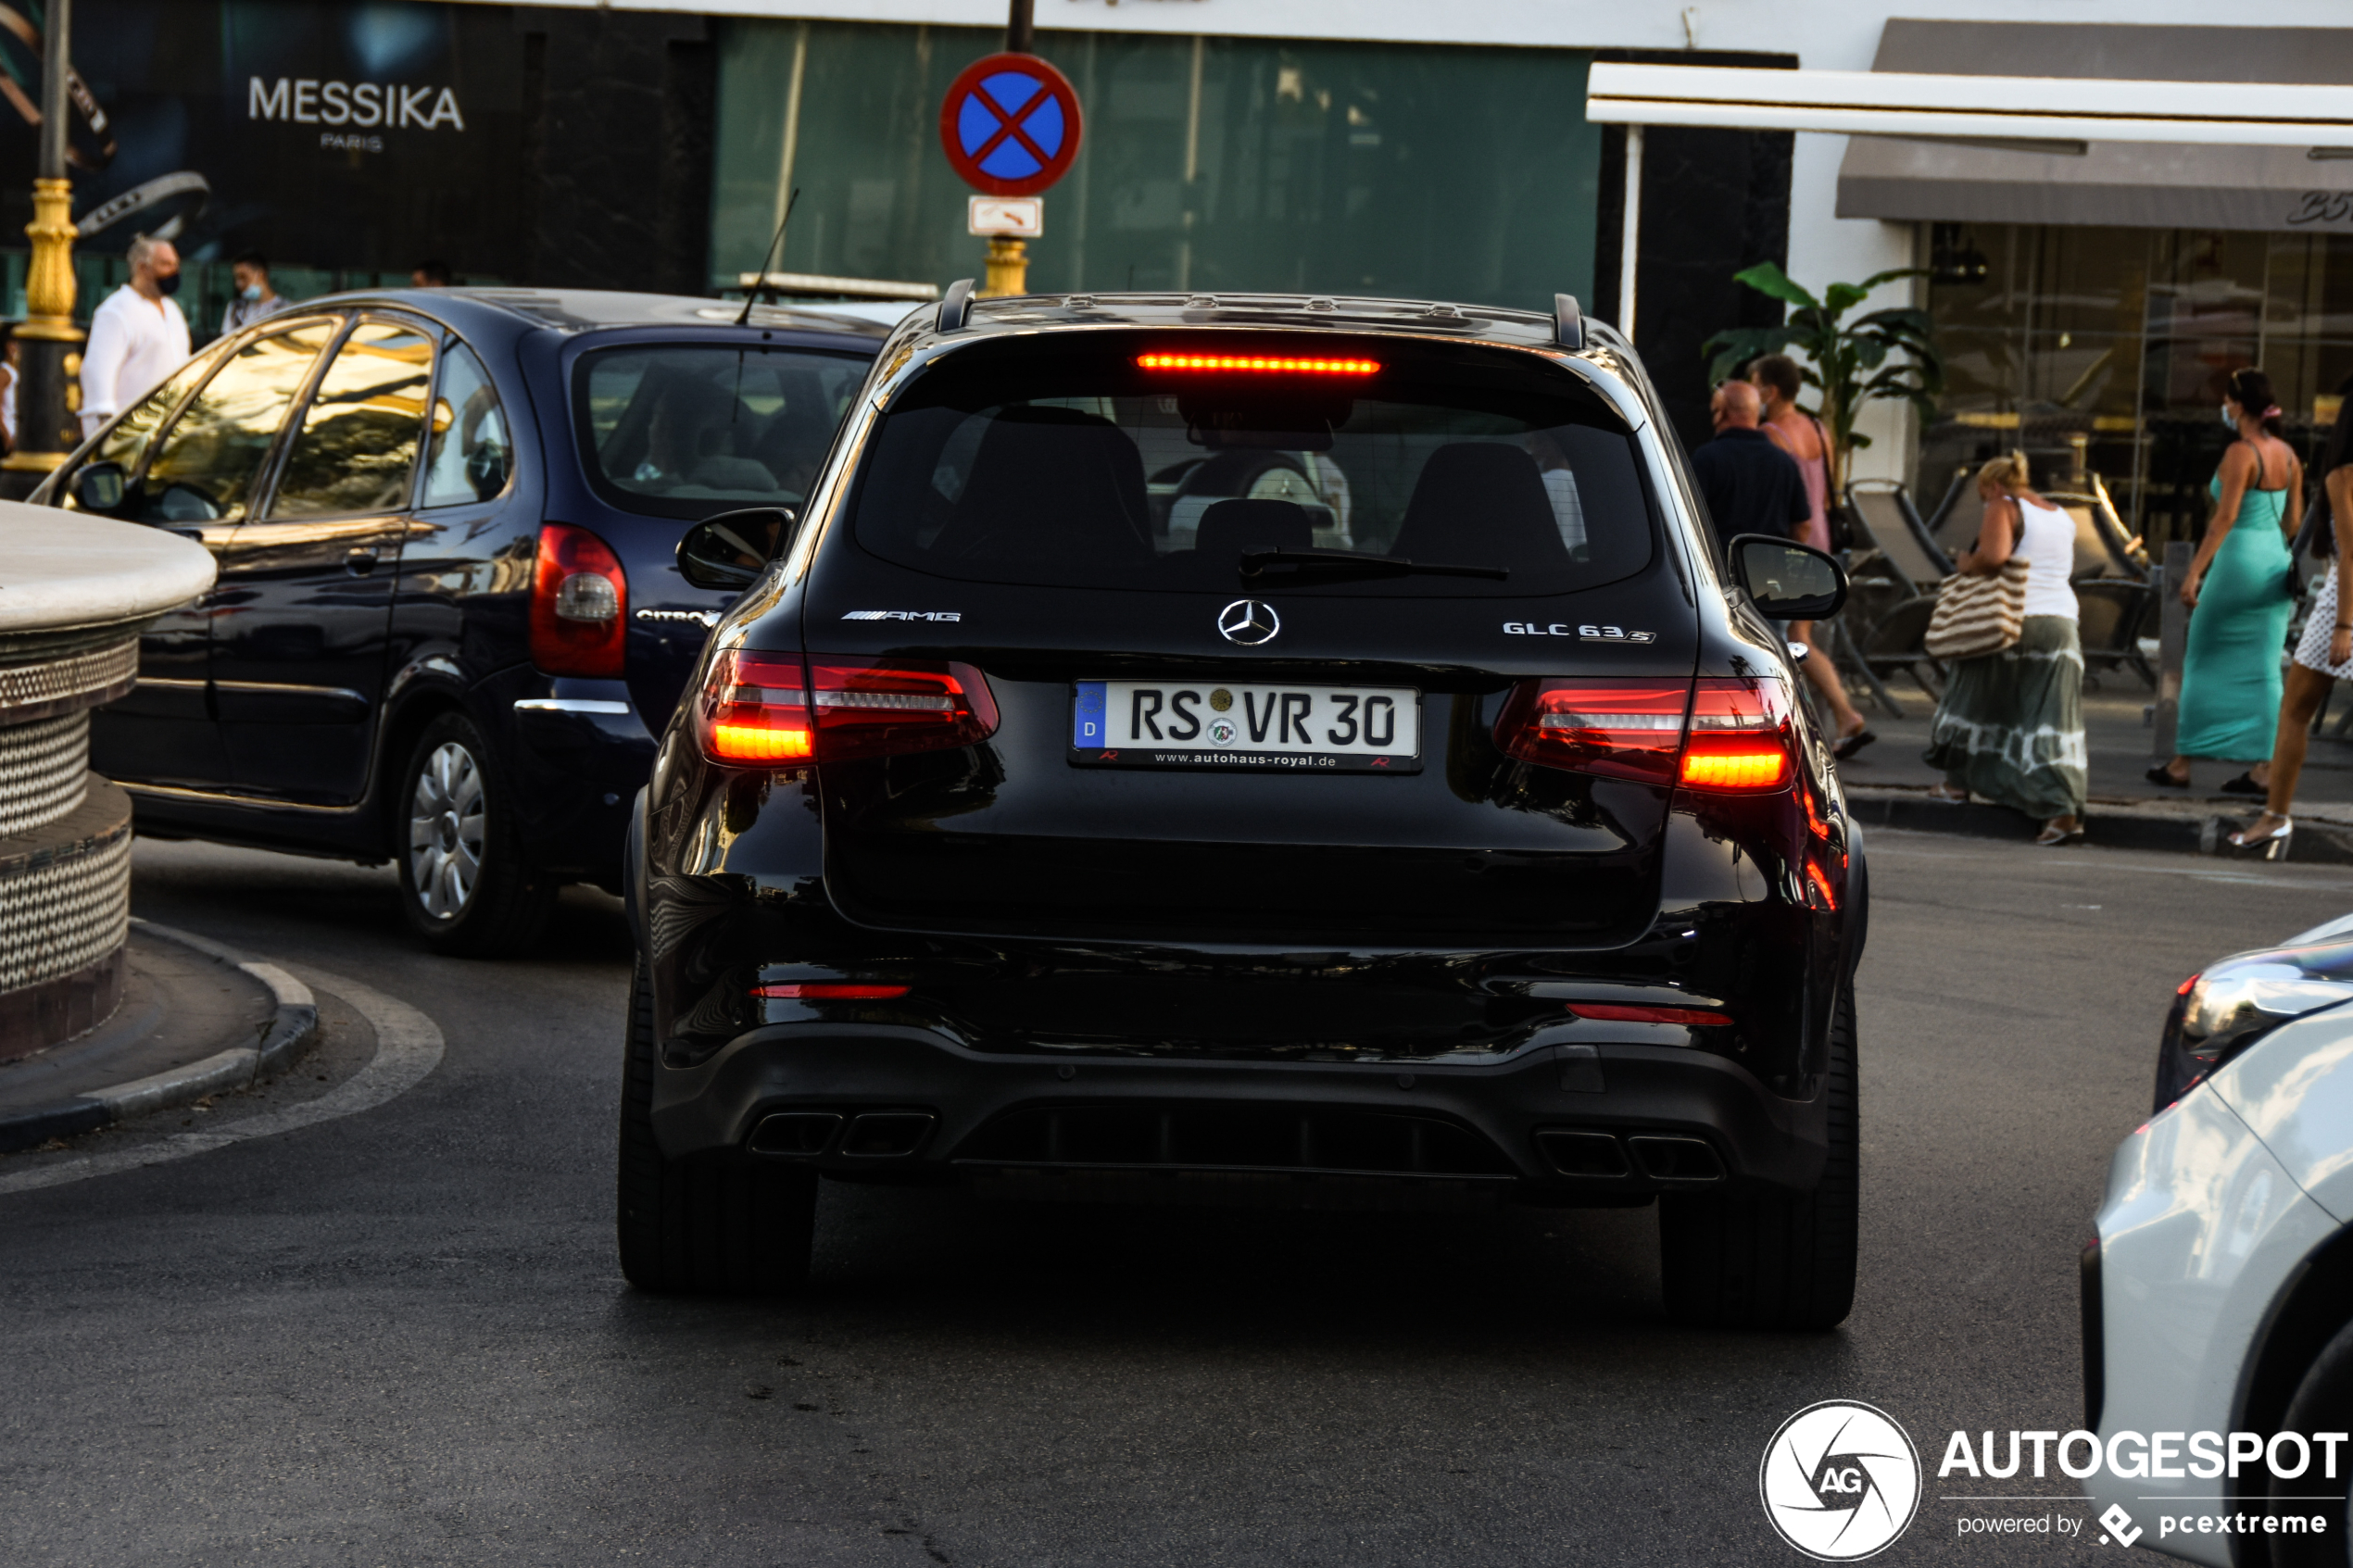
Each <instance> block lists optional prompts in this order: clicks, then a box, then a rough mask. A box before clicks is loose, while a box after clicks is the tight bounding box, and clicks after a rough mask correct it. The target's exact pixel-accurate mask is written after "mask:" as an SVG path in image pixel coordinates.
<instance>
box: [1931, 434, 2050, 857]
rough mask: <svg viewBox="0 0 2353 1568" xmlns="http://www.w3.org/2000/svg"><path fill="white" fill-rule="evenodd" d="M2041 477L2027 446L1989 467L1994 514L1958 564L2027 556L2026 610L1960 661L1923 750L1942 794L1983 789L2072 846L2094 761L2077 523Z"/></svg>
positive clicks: (1989, 565) (1973, 568)
mask: <svg viewBox="0 0 2353 1568" xmlns="http://www.w3.org/2000/svg"><path fill="white" fill-rule="evenodd" d="M2030 478H2031V475H2030V473H2029V470H2028V469H2027V463H2026V454H2025V453H2023V452H2012V453H2009V454H2008V455H2007V456H2005V457H2000V458H1994V460H1993V461H1992V462H1990V463H1987V464H1986V465H1985V466H1984V467H1983V468H1982V469H1980V470H1977V493H1978V495H1979V496H1980V497H1981V498H1982V500H1983V501H1984V502H1985V521H1984V522H1983V523H1982V524H1981V525H1980V526H1979V528H1978V531H1977V544H1976V546H1975V547H1974V548H1971V549H1969V550H1967V551H1964V552H1963V553H1962V555H1961V558H1960V559H1959V560H1958V561H1957V562H1955V563H1954V564H1955V570H1956V571H1957V572H1958V573H1961V574H1963V575H1965V576H1969V577H1978V578H1992V577H1998V576H2001V575H2002V574H2003V573H2004V570H2005V568H2007V569H2008V571H2009V575H2010V576H2011V578H2012V579H2013V580H2015V579H2016V577H2017V576H2018V575H2019V573H2018V571H2017V569H2016V567H2015V566H2013V565H2012V564H2011V563H2012V560H2013V558H2023V559H2024V561H2025V563H2026V570H2025V572H2024V577H2025V594H2024V604H2023V607H2022V608H2023V615H2022V617H2021V619H2020V621H2019V623H2018V625H2019V631H2018V636H2017V639H2016V640H2015V641H2014V642H2010V643H2009V644H2008V646H2006V647H2002V648H2000V649H1999V651H1997V652H1992V653H1985V654H1982V655H1980V656H1978V657H1976V658H1973V659H1957V661H1956V662H1955V663H1954V665H1953V678H1952V680H1951V682H1950V683H1949V684H1947V685H1946V686H1945V688H1944V700H1943V701H1941V702H1939V703H1938V704H1937V705H1936V716H1935V718H1934V719H1932V720H1931V721H1930V723H1929V745H1928V750H1927V751H1926V752H1925V753H1923V755H1924V756H1925V758H1926V759H1927V760H1928V763H1929V765H1930V766H1931V767H1933V768H1942V769H1943V770H1944V784H1940V785H1938V786H1937V787H1936V788H1935V789H1933V790H1931V791H1930V792H1929V793H1930V794H1931V795H1932V796H1934V797H1936V798H1937V799H1939V800H1951V801H1961V800H1967V799H1968V798H1969V796H1970V795H1971V794H1972V793H1974V794H1977V795H1982V796H1983V797H1986V798H1987V799H1989V800H1992V801H1994V802H1996V803H1997V804H1999V805H2003V806H2007V807H2009V808H2011V809H2013V810H2018V811H2023V812H2025V813H2026V814H2027V815H2028V816H2029V817H2032V818H2033V819H2034V820H2035V821H2037V822H2041V823H2042V824H2043V827H2042V831H2041V832H2040V833H2038V834H2035V837H2034V842H2035V843H2037V844H2042V845H2057V844H2072V843H2075V842H2077V841H2078V840H2080V839H2081V838H2082V836H2083V793H2084V787H2085V780H2084V771H2085V762H2086V754H2085V751H2084V745H2083V644H2082V637H2081V634H2080V633H2078V631H2077V629H2076V624H2075V622H2076V614H2077V609H2076V603H2075V590H2074V589H2072V588H2070V587H2069V586H2068V583H2067V574H2068V569H2069V568H2070V567H2071V566H2072V565H2074V562H2075V523H2074V520H2072V519H2071V518H2070V517H2069V516H2068V515H2067V514H2066V513H2065V512H2063V511H2061V510H2059V509H2058V508H2057V507H2055V506H2052V505H2051V504H2050V503H2049V502H2048V501H2045V500H2044V499H2043V497H2042V496H2040V495H2036V494H2035V493H2034V491H2033V490H2032V488H2031V487H2030V484H2029V483H2028V482H2029V480H2030ZM2004 631H2005V633H2006V632H2007V627H2005V628H2004ZM1987 640H1988V641H1993V642H1999V641H2004V640H2007V639H2006V637H2003V636H1995V637H1992V638H1989V639H1987Z"/></svg>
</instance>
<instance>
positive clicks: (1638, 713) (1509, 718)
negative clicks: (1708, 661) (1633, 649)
mask: <svg viewBox="0 0 2353 1568" xmlns="http://www.w3.org/2000/svg"><path fill="white" fill-rule="evenodd" d="M1691 702H1692V686H1691V683H1690V682H1689V681H1523V682H1521V683H1520V684H1518V685H1516V686H1515V687H1513V688H1512V694H1511V696H1510V697H1509V698H1507V699H1506V700H1505V702H1504V712H1503V716H1502V717H1501V718H1500V719H1498V720H1497V721H1495V743H1496V745H1498V746H1501V747H1503V749H1504V753H1505V754H1506V755H1507V756H1512V757H1516V758H1518V759H1520V760H1521V761H1523V762H1541V763H1542V764H1544V765H1545V766H1546V767H1548V768H1567V769H1572V770H1574V771H1578V772H1580V773H1599V774H1602V775H1603V776H1604V777H1608V778H1621V779H1639V780H1641V781H1642V782H1643V783H1645V784H1668V783H1671V782H1673V780H1674V777H1675V754H1676V753H1677V752H1678V751H1680V749H1681V748H1682V745H1683V719H1684V716H1685V714H1686V713H1687V712H1688V711H1689V710H1690V709H1691Z"/></svg>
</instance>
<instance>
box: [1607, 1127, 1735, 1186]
mask: <svg viewBox="0 0 2353 1568" xmlns="http://www.w3.org/2000/svg"><path fill="white" fill-rule="evenodd" d="M1626 1144H1627V1147H1628V1148H1631V1149H1632V1150H1633V1151H1634V1158H1635V1159H1636V1160H1639V1161H1641V1162H1642V1174H1644V1175H1646V1176H1648V1177H1649V1178H1650V1179H1651V1180H1653V1181H1655V1182H1676V1183H1680V1184H1683V1185H1698V1184H1700V1183H1703V1182H1720V1181H1722V1180H1723V1179H1724V1162H1723V1161H1722V1160H1718V1158H1717V1157H1716V1149H1715V1148H1714V1146H1713V1145H1711V1144H1709V1143H1708V1141H1707V1140H1706V1139H1705V1138H1681V1137H1665V1136H1660V1135H1655V1134H1654V1135H1644V1136H1642V1137H1633V1138H1628V1139H1627V1140H1626Z"/></svg>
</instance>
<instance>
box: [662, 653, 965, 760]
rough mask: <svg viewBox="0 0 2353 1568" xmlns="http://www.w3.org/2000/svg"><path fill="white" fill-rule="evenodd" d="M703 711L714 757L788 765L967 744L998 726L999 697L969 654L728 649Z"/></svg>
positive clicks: (717, 663)
mask: <svg viewBox="0 0 2353 1568" xmlns="http://www.w3.org/2000/svg"><path fill="white" fill-rule="evenodd" d="M698 718H699V720H700V722H701V727H702V734H703V748H704V750H705V751H707V752H708V753H709V754H710V755H711V758H712V759H714V760H716V761H720V762H728V763H734V764H736V765H738V766H742V765H747V764H749V765H751V766H755V767H758V766H768V767H790V766H791V765H793V764H794V763H797V762H840V761H847V760H849V759H851V758H857V757H888V756H895V755H898V754H900V753H902V752H910V751H938V750H946V749H949V748H951V747H954V746H971V745H974V744H975V743H976V742H979V741H982V740H985V739H987V738H988V736H989V735H992V734H995V733H996V731H997V701H996V698H995V697H994V696H992V695H991V694H990V692H989V690H988V681H987V680H986V679H985V678H984V677H983V676H982V675H981V673H980V671H977V670H975V669H974V668H973V667H972V666H971V665H969V664H955V663H946V662H941V663H934V662H931V661H928V660H920V659H849V658H843V657H840V656H837V655H833V654H817V655H814V656H812V658H810V659H808V660H807V661H806V662H805V663H804V662H803V661H802V660H801V659H796V658H792V657H789V656H778V655H774V654H760V653H743V652H727V653H722V654H721V655H719V657H718V658H717V659H713V660H712V661H711V677H710V679H709V680H708V681H707V682H705V683H704V686H703V692H702V697H701V699H700V703H699V705H698Z"/></svg>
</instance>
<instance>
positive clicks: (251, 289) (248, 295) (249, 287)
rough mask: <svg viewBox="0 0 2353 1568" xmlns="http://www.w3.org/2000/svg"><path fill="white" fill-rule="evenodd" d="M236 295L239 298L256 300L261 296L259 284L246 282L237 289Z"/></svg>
mask: <svg viewBox="0 0 2353 1568" xmlns="http://www.w3.org/2000/svg"><path fill="white" fill-rule="evenodd" d="M237 297H238V298H239V299H246V300H258V299H259V298H260V297H261V285H260V284H259V283H247V284H246V285H245V287H244V288H242V289H239V290H238V291H237Z"/></svg>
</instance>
